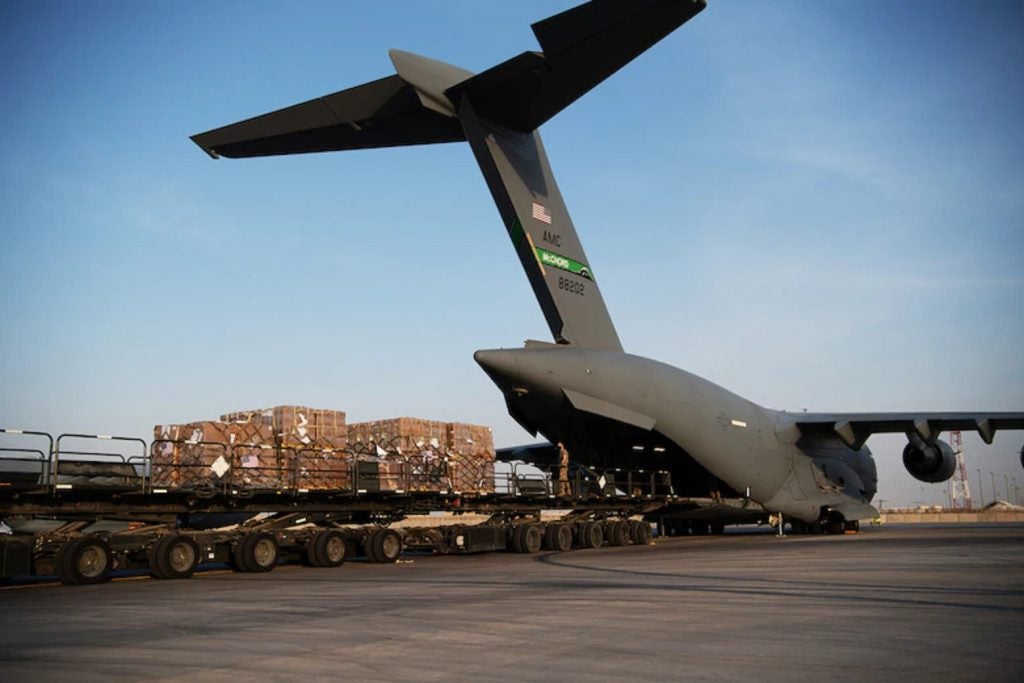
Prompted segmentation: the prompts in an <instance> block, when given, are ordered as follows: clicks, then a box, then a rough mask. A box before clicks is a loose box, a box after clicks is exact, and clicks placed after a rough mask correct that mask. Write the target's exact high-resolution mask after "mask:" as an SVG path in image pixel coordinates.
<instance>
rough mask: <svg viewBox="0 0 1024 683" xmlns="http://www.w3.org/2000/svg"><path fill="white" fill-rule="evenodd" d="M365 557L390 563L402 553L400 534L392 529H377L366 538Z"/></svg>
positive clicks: (371, 560) (373, 560)
mask: <svg viewBox="0 0 1024 683" xmlns="http://www.w3.org/2000/svg"><path fill="white" fill-rule="evenodd" d="M366 550H367V553H366V559H368V560H369V561H370V562H379V563H381V564H391V563H393V562H396V561H397V560H398V558H399V557H400V556H401V555H402V550H403V545H402V535H401V534H400V533H398V532H397V531H395V530H394V529H377V530H376V531H374V532H373V533H371V534H370V536H369V537H368V538H367V539H366Z"/></svg>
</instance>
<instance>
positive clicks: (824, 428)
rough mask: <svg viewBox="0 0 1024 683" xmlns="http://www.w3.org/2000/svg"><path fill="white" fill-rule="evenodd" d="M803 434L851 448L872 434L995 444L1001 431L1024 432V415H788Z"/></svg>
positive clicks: (862, 443) (858, 446)
mask: <svg viewBox="0 0 1024 683" xmlns="http://www.w3.org/2000/svg"><path fill="white" fill-rule="evenodd" d="M787 416H788V417H789V418H791V420H792V423H793V424H795V425H796V426H797V427H798V428H799V429H800V432H801V433H802V434H821V433H823V432H833V433H834V434H836V435H837V436H838V437H839V438H840V439H842V440H843V443H845V444H846V445H847V446H849V447H850V448H860V447H861V446H863V445H864V442H865V441H867V439H868V437H869V436H871V435H872V434H880V433H903V434H917V435H918V436H920V437H921V438H922V439H923V440H925V441H931V440H932V439H934V438H935V437H936V436H938V435H939V433H940V432H948V431H952V430H960V431H976V432H978V434H979V435H980V436H981V438H982V440H983V441H984V442H985V443H988V444H990V443H992V439H993V437H994V436H995V433H996V431H998V430H1000V429H1024V413H795V414H789V415H787Z"/></svg>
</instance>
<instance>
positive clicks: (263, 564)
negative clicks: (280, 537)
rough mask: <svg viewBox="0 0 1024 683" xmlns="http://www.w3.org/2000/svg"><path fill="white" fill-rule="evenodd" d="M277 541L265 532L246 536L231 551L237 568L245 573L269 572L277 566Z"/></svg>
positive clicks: (278, 552)
mask: <svg viewBox="0 0 1024 683" xmlns="http://www.w3.org/2000/svg"><path fill="white" fill-rule="evenodd" d="M279 554H280V550H279V549H278V547H277V540H275V539H274V537H273V536H272V535H270V534H268V533H267V532H265V531H257V532H255V533H251V534H246V535H245V536H243V537H242V540H240V541H239V542H238V543H236V544H235V547H234V548H232V550H231V556H232V558H233V559H234V561H235V568H236V569H238V570H239V571H243V572H269V571H272V570H273V569H274V567H275V566H276V565H277V558H278V556H279Z"/></svg>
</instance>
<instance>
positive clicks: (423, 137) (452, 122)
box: [192, 72, 468, 159]
mask: <svg viewBox="0 0 1024 683" xmlns="http://www.w3.org/2000/svg"><path fill="white" fill-rule="evenodd" d="M463 73H464V74H468V72H463ZM460 75H461V74H460ZM428 104H429V103H424V101H423V97H421V95H420V94H419V93H418V92H417V91H416V89H415V88H414V87H413V86H411V85H409V83H407V82H406V81H405V80H403V79H402V78H401V77H399V76H397V75H396V76H388V77H387V78H381V79H379V80H376V81H370V82H369V83H364V84H363V85H358V86H356V87H354V88H349V89H348V90H342V91H340V92H336V93H333V94H331V95H324V96H323V97H318V98H316V99H313V100H309V101H308V102H302V103H301V104H296V105H294V106H291V107H286V108H284V109H278V110H277V111H273V112H270V113H269V114H263V115H262V116H256V117H254V118H251V119H246V120H245V121H239V122H238V123H232V124H230V125H227V126H223V127H221V128H217V129H215V130H211V131H207V132H205V133H200V134H198V135H193V136H192V141H193V142H195V143H196V144H197V145H199V146H200V147H202V148H203V151H205V152H206V153H207V154H209V155H210V156H211V157H213V158H214V159H216V158H217V157H221V156H224V157H229V158H242V157H262V156H272V155H277V154H302V153H306V152H329V151H339V150H348V149H370V148H375V147H395V146H399V145H424V144H429V143H434V142H458V141H460V140H465V139H466V136H465V134H464V133H463V132H462V126H460V125H459V122H458V120H457V119H455V118H453V117H452V116H450V115H446V114H445V113H442V111H439V109H440V107H437V106H428Z"/></svg>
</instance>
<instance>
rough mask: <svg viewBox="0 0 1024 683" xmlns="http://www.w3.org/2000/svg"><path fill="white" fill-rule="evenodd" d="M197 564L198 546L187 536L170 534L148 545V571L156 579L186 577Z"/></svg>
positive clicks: (194, 569) (190, 574)
mask: <svg viewBox="0 0 1024 683" xmlns="http://www.w3.org/2000/svg"><path fill="white" fill-rule="evenodd" d="M198 566H199V546H198V545H197V544H196V542H195V541H193V540H192V539H191V538H189V537H188V536H182V535H180V534H171V535H169V536H164V537H162V538H159V539H157V541H156V542H155V543H153V545H151V546H150V547H149V573H150V574H151V575H152V576H153V577H154V578H157V579H187V578H188V577H190V576H192V574H194V573H195V571H196V567H198Z"/></svg>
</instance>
